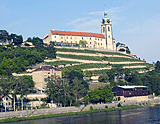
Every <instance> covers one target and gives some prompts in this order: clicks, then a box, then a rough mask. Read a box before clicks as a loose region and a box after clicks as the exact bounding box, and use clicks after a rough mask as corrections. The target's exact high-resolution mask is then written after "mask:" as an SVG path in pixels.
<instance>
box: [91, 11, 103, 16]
mask: <svg viewBox="0 0 160 124" xmlns="http://www.w3.org/2000/svg"><path fill="white" fill-rule="evenodd" d="M103 13H104V11H98V12H89V13H88V14H90V15H100V16H101V15H103Z"/></svg>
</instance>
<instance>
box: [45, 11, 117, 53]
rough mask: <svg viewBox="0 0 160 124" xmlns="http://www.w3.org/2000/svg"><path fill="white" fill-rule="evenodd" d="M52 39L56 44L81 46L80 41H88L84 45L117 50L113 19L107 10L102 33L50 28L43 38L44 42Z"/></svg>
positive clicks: (102, 24)
mask: <svg viewBox="0 0 160 124" xmlns="http://www.w3.org/2000/svg"><path fill="white" fill-rule="evenodd" d="M50 41H52V42H55V44H56V45H64V46H79V45H80V41H86V44H85V45H80V46H82V47H88V48H98V49H107V50H112V51H116V50H117V49H116V43H115V39H114V38H113V33H112V21H111V19H109V18H108V17H107V11H106V10H105V12H104V18H102V20H101V34H98V33H87V32H72V31H56V30H50V31H49V34H47V35H46V36H45V37H44V38H43V43H46V44H50Z"/></svg>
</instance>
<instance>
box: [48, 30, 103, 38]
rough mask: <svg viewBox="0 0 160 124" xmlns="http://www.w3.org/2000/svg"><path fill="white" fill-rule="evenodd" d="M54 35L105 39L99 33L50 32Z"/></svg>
mask: <svg viewBox="0 0 160 124" xmlns="http://www.w3.org/2000/svg"><path fill="white" fill-rule="evenodd" d="M50 31H51V33H52V35H53V34H55V35H71V36H84V37H85V36H86V37H99V38H105V37H104V35H103V34H98V33H87V32H71V31H55V30H50Z"/></svg>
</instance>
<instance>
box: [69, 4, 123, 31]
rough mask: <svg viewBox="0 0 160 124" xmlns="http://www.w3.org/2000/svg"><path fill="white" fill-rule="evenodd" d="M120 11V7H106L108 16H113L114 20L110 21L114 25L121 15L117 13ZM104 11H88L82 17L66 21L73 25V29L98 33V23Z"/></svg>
mask: <svg viewBox="0 0 160 124" xmlns="http://www.w3.org/2000/svg"><path fill="white" fill-rule="evenodd" d="M121 11H122V9H120V8H118V7H114V8H111V9H108V10H107V12H108V13H109V15H112V16H111V17H109V16H108V17H109V18H111V19H112V18H113V19H112V20H114V21H113V22H112V23H113V24H114V25H115V24H117V23H118V21H119V20H120V19H122V17H120V16H119V13H120V12H121ZM103 13H104V11H97V12H89V13H87V17H84V18H77V19H75V20H72V21H71V22H69V23H67V24H68V25H72V26H73V30H78V31H90V32H99V33H100V23H101V19H102V18H103Z"/></svg>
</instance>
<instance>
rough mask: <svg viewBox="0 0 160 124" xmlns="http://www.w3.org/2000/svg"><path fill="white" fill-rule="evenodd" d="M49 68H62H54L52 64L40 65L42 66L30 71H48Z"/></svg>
mask: <svg viewBox="0 0 160 124" xmlns="http://www.w3.org/2000/svg"><path fill="white" fill-rule="evenodd" d="M50 69H54V70H55V71H62V70H60V69H57V68H55V67H53V66H42V67H40V68H37V69H35V70H34V71H32V72H35V71H50Z"/></svg>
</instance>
